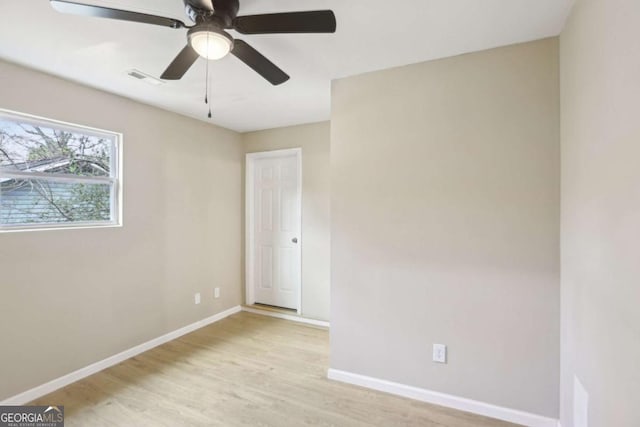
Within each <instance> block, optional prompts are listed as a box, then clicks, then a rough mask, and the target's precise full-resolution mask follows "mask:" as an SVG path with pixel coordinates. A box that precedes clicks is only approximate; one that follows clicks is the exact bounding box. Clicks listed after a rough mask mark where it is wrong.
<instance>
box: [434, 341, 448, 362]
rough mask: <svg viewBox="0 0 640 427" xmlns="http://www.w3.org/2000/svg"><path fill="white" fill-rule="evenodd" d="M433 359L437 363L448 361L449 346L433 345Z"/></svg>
mask: <svg viewBox="0 0 640 427" xmlns="http://www.w3.org/2000/svg"><path fill="white" fill-rule="evenodd" d="M433 361H434V362H436V363H447V346H446V345H444V344H434V345H433Z"/></svg>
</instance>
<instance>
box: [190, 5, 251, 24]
mask: <svg viewBox="0 0 640 427" xmlns="http://www.w3.org/2000/svg"><path fill="white" fill-rule="evenodd" d="M183 2H184V6H185V11H186V13H187V16H188V17H189V19H191V20H192V21H193V22H195V23H201V22H208V21H219V22H220V23H221V24H222V25H223V27H226V28H229V27H231V26H232V24H233V20H234V19H235V17H236V16H237V15H238V11H239V10H240V3H239V1H238V0H183ZM209 5H211V6H213V10H212V9H211V6H209Z"/></svg>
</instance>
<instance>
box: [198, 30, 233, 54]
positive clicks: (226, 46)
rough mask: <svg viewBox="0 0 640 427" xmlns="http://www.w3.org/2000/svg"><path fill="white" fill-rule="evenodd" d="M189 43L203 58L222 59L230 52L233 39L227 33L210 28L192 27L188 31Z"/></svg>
mask: <svg viewBox="0 0 640 427" xmlns="http://www.w3.org/2000/svg"><path fill="white" fill-rule="evenodd" d="M189 44H190V45H191V47H192V48H193V49H194V50H195V51H196V52H198V55H200V56H202V57H203V58H207V59H222V58H224V57H225V56H227V55H228V54H229V52H231V48H232V47H233V40H232V39H231V37H229V36H228V35H227V34H225V33H223V32H218V31H212V30H211V29H210V28H201V29H198V28H194V31H190V32H189Z"/></svg>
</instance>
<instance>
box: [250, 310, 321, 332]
mask: <svg viewBox="0 0 640 427" xmlns="http://www.w3.org/2000/svg"><path fill="white" fill-rule="evenodd" d="M242 311H246V312H248V313H254V314H261V315H263V316H269V317H277V318H278V319H285V320H291V321H293V322H299V323H305V324H307V325H313V326H321V327H323V328H328V327H329V326H330V324H329V322H325V321H324V320H315V319H307V318H306V317H300V316H294V315H291V314H286V313H278V312H276V311H269V310H260V309H257V308H252V307H245V306H242Z"/></svg>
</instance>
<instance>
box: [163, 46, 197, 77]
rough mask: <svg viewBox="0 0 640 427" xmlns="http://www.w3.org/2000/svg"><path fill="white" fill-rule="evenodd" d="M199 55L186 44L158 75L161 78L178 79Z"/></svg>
mask: <svg viewBox="0 0 640 427" xmlns="http://www.w3.org/2000/svg"><path fill="white" fill-rule="evenodd" d="M199 56H200V55H198V53H197V52H196V51H195V50H193V48H192V47H191V46H189V45H186V46H185V47H184V49H182V50H181V51H180V53H179V54H178V56H176V59H174V60H173V62H172V63H171V64H169V66H168V67H167V69H166V70H165V72H164V73H162V75H161V76H160V78H161V79H163V80H180V79H181V78H182V76H184V73H186V72H187V71H188V70H189V68H191V66H192V65H193V63H194V62H196V59H198V57H199Z"/></svg>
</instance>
